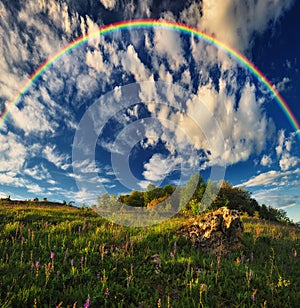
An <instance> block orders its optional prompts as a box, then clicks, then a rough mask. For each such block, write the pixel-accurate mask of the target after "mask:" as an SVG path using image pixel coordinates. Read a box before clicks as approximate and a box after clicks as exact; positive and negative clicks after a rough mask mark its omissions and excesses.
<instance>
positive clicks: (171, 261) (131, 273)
mask: <svg viewBox="0 0 300 308" xmlns="http://www.w3.org/2000/svg"><path fill="white" fill-rule="evenodd" d="M0 216H1V218H0V241H1V243H0V277H1V278H0V290H1V291H0V292H1V293H0V307H299V303H300V241H299V239H300V230H299V228H296V227H293V226H288V225H284V224H278V223H277V224H275V223H269V222H268V221H263V220H260V219H257V218H250V217H243V218H242V219H243V222H244V226H245V232H244V236H243V238H242V244H243V246H242V248H240V249H239V250H238V251H235V252H234V253H232V254H231V255H230V256H221V257H220V256H213V255H209V254H204V253H200V252H199V251H197V250H195V249H193V247H192V245H191V243H190V242H189V241H188V240H187V239H185V238H182V237H180V236H178V234H177V229H178V228H179V227H180V226H181V225H182V224H183V223H184V221H185V220H186V218H184V217H176V218H172V219H169V220H168V221H166V222H164V223H162V224H159V225H155V226H151V227H144V228H133V227H124V226H119V225H116V224H113V223H111V222H109V221H107V220H105V219H103V218H101V217H100V216H98V215H97V214H95V213H94V212H93V211H92V210H89V209H84V208H82V209H77V208H73V207H47V206H43V207H36V206H1V207H0ZM151 256H152V257H151Z"/></svg>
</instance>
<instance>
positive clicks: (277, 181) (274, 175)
mask: <svg viewBox="0 0 300 308" xmlns="http://www.w3.org/2000/svg"><path fill="white" fill-rule="evenodd" d="M299 175H300V169H299V168H298V169H295V170H289V171H276V170H271V171H268V172H265V173H261V174H259V175H257V176H255V177H252V178H251V179H250V180H248V181H246V182H244V183H242V184H241V185H240V186H246V187H255V186H272V185H274V186H278V185H279V186H280V185H286V184H288V182H289V181H288V180H289V179H290V177H291V176H298V177H299Z"/></svg>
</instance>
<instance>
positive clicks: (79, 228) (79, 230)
mask: <svg viewBox="0 0 300 308" xmlns="http://www.w3.org/2000/svg"><path fill="white" fill-rule="evenodd" d="M80 232H81V226H79V227H78V233H79V234H80Z"/></svg>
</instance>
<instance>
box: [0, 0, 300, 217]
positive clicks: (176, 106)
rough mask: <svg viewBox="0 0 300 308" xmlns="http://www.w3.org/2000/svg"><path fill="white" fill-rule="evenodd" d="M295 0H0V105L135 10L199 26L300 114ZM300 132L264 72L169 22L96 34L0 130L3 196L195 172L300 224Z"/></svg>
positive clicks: (137, 185) (142, 184)
mask: <svg viewBox="0 0 300 308" xmlns="http://www.w3.org/2000/svg"><path fill="white" fill-rule="evenodd" d="M299 13H300V4H299V1H298V2H296V1H292V0H287V1H275V0H271V1H265V0H258V1H254V0H248V1H239V0H228V1H222V2H221V1H217V0H212V1H206V2H203V3H202V1H185V2H182V1H153V0H147V1H140V2H134V1H127V2H124V1H118V0H100V1H94V2H90V3H87V2H86V1H76V3H75V2H70V1H54V0H51V1H47V2H46V1H43V0H41V1H38V2H36V1H33V0H32V1H31V0H29V1H1V2H0V15H1V19H0V39H1V44H0V53H1V56H0V59H1V60H0V70H1V76H0V111H1V112H3V110H4V109H5V106H7V104H8V103H9V102H10V101H11V100H13V99H14V97H15V96H16V95H17V94H18V91H19V89H20V88H21V85H22V84H24V82H26V80H27V78H28V77H29V76H30V75H31V74H32V73H33V72H34V71H35V70H36V69H37V67H38V66H39V65H40V64H41V63H42V62H43V61H45V60H46V59H48V58H50V57H51V55H53V54H54V53H55V52H57V51H58V50H60V49H61V48H63V47H64V46H66V45H67V44H68V43H69V42H72V41H73V40H74V39H76V38H77V37H79V36H81V35H87V34H88V33H90V32H94V31H95V30H96V29H97V28H99V27H100V26H103V25H106V24H109V23H112V22H116V21H123V20H128V19H137V18H161V19H165V20H172V21H179V22H182V23H185V24H187V25H191V26H194V27H197V28H198V29H199V30H201V31H205V32H207V33H209V34H211V35H215V36H216V37H217V38H218V39H219V40H220V41H223V42H225V43H226V44H228V45H229V46H231V47H233V48H235V49H237V50H238V51H239V52H241V53H242V54H244V55H245V56H246V57H248V58H249V59H250V61H252V62H253V63H254V65H255V66H256V67H258V68H259V70H261V71H262V72H263V73H264V74H265V75H266V76H267V78H268V79H269V80H270V81H271V82H272V83H273V84H274V86H275V87H276V88H277V90H278V91H279V92H280V93H281V94H282V96H283V97H284V99H285V100H286V102H287V104H288V105H289V107H290V109H291V110H292V112H293V114H294V115H295V117H296V118H297V119H299V118H300V108H299V94H300V93H299V84H300V75H299V69H300V54H299V50H300V42H299V40H298V39H297V38H298V37H299V35H300V26H299V18H298V15H299ZM299 141H300V137H299V134H298V135H297V132H295V130H294V129H293V127H292V125H291V123H290V122H289V119H288V118H287V117H286V115H285V114H284V113H283V111H282V110H281V109H280V107H279V106H278V104H277V102H276V101H275V100H274V98H273V97H272V95H271V94H270V93H269V92H268V91H267V90H266V89H265V88H264V86H263V84H261V82H260V80H257V79H256V78H255V77H254V76H252V75H251V73H250V72H249V71H248V70H247V69H246V68H244V67H242V66H241V65H240V64H238V63H237V62H236V61H235V60H234V59H233V58H232V57H231V56H230V55H228V54H226V53H225V52H223V51H221V50H220V49H218V48H217V47H216V46H211V45H208V44H207V43H205V42H203V41H201V40H199V39H197V38H194V37H191V36H189V35H187V34H179V33H177V32H174V31H171V30H166V29H159V28H156V29H143V30H142V29H139V30H138V29H135V30H124V31H122V32H120V31H119V32H114V33H112V34H109V35H106V36H105V37H95V38H94V39H92V40H90V41H89V42H87V43H86V44H84V45H82V46H80V47H78V48H77V49H74V50H72V51H71V53H69V54H65V55H63V56H62V57H61V58H60V59H59V60H58V61H56V62H55V63H54V64H53V65H52V66H51V67H49V68H48V69H47V70H46V71H45V72H44V73H43V74H42V75H41V76H40V78H39V79H38V80H37V81H36V82H35V83H34V84H33V85H32V86H31V87H30V89H29V90H28V91H27V92H26V94H25V95H23V97H22V98H21V99H20V101H19V102H18V104H17V106H15V107H14V108H13V110H12V111H11V114H10V116H9V117H8V119H7V120H6V121H5V123H4V124H3V125H2V126H1V127H0V197H1V196H2V197H5V196H7V195H11V197H12V198H34V197H35V196H38V197H39V198H44V197H47V198H48V199H51V200H58V201H62V200H63V199H65V200H67V202H68V201H70V200H76V201H77V204H81V203H87V204H89V203H93V202H95V199H96V196H97V195H100V194H102V193H104V192H106V191H108V192H110V193H114V194H120V193H125V192H128V191H130V190H132V189H144V188H146V187H147V185H148V184H149V183H153V184H155V185H165V184H166V183H172V184H181V183H184V182H185V181H186V179H188V178H189V176H190V175H191V174H193V173H194V172H196V171H200V172H201V174H202V175H203V176H204V177H205V178H206V179H208V178H209V177H211V176H212V174H217V178H218V177H219V179H221V178H223V177H225V179H226V180H228V181H229V182H231V183H232V184H233V185H238V186H240V185H241V186H243V187H245V188H246V189H248V190H249V191H251V192H252V194H253V196H254V197H255V198H256V199H257V200H258V201H259V202H260V203H265V204H267V205H271V206H274V207H277V208H283V209H284V210H286V211H287V213H288V215H289V216H290V217H291V218H292V219H293V220H295V221H300V190H299V184H300V157H299V153H300V152H299Z"/></svg>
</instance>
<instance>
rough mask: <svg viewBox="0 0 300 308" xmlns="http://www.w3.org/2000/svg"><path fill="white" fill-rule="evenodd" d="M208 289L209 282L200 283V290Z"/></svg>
mask: <svg viewBox="0 0 300 308" xmlns="http://www.w3.org/2000/svg"><path fill="white" fill-rule="evenodd" d="M206 290H207V284H205V283H201V284H200V292H205V291H206Z"/></svg>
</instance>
